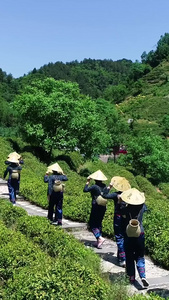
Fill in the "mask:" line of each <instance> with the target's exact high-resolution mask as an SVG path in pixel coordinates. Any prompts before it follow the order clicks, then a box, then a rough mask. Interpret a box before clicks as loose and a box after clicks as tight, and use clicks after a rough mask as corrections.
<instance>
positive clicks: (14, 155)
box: [5, 152, 24, 194]
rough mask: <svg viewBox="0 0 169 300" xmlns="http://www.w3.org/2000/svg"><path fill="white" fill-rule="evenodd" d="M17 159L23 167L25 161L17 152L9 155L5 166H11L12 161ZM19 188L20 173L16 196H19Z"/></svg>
mask: <svg viewBox="0 0 169 300" xmlns="http://www.w3.org/2000/svg"><path fill="white" fill-rule="evenodd" d="M13 157H15V158H16V159H18V160H19V165H23V164H24V161H23V159H22V157H21V155H20V154H18V153H17V152H12V153H10V154H9V155H8V157H7V160H6V161H5V165H10V164H11V162H10V160H11V159H12V158H13ZM19 188H20V172H19V176H18V182H17V187H16V194H19Z"/></svg>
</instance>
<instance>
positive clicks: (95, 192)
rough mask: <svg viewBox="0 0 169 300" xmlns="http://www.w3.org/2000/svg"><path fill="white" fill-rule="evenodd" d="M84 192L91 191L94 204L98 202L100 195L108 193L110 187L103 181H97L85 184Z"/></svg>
mask: <svg viewBox="0 0 169 300" xmlns="http://www.w3.org/2000/svg"><path fill="white" fill-rule="evenodd" d="M83 192H84V193H87V192H90V193H91V197H92V204H95V203H96V199H97V197H98V196H99V195H102V194H103V193H104V194H106V193H108V189H107V187H106V185H105V184H104V183H103V182H102V181H97V183H96V184H94V185H91V186H88V184H86V185H85V187H84V189H83Z"/></svg>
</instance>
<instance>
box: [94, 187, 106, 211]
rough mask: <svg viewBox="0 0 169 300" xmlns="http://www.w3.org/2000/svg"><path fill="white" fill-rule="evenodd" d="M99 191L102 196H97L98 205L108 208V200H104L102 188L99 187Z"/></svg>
mask: <svg viewBox="0 0 169 300" xmlns="http://www.w3.org/2000/svg"><path fill="white" fill-rule="evenodd" d="M99 190H100V195H99V196H97V198H96V203H97V204H98V205H101V206H106V204H107V199H105V198H103V197H102V195H103V192H102V191H101V189H100V187H99Z"/></svg>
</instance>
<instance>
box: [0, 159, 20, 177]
mask: <svg viewBox="0 0 169 300" xmlns="http://www.w3.org/2000/svg"><path fill="white" fill-rule="evenodd" d="M13 170H17V171H21V170H22V167H21V166H19V165H18V164H15V163H11V164H10V165H9V166H8V167H7V168H6V170H5V172H4V178H5V177H6V176H7V174H8V173H9V178H8V180H11V179H12V178H11V175H12V171H13ZM19 177H20V174H19ZM14 180H16V179H14Z"/></svg>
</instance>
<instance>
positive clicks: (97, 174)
mask: <svg viewBox="0 0 169 300" xmlns="http://www.w3.org/2000/svg"><path fill="white" fill-rule="evenodd" d="M90 178H91V179H94V180H99V181H105V180H107V177H106V176H105V175H104V174H103V172H102V171H100V170H98V171H96V172H94V173H92V174H91V175H89V176H88V179H90Z"/></svg>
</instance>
